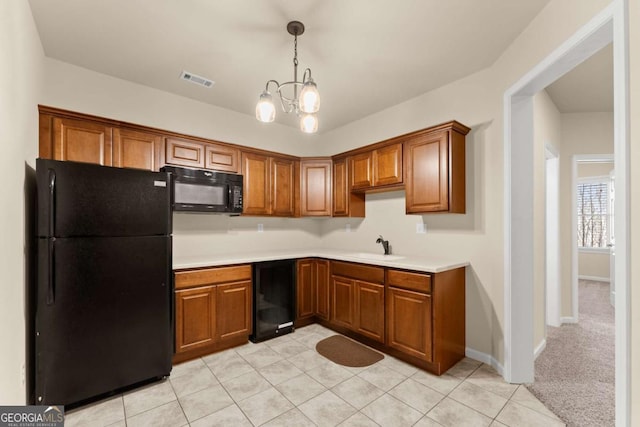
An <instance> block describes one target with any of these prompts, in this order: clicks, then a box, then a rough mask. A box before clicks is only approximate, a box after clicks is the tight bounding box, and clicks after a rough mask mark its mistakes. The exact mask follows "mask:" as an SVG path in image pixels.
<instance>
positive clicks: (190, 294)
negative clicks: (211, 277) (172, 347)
mask: <svg viewBox="0 0 640 427" xmlns="http://www.w3.org/2000/svg"><path fill="white" fill-rule="evenodd" d="M215 313H216V288H215V286H202V287H198V288H192V289H186V290H180V291H176V353H183V352H185V351H188V350H192V349H195V348H199V347H205V346H207V345H210V344H212V343H213V341H214V340H215V330H216V316H215Z"/></svg>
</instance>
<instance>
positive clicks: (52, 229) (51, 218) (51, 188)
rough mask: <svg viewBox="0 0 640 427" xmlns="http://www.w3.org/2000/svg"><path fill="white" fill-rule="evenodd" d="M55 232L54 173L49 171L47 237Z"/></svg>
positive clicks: (51, 170)
mask: <svg viewBox="0 0 640 427" xmlns="http://www.w3.org/2000/svg"><path fill="white" fill-rule="evenodd" d="M55 231H56V172H55V171H54V170H53V169H49V237H53V236H54V235H55Z"/></svg>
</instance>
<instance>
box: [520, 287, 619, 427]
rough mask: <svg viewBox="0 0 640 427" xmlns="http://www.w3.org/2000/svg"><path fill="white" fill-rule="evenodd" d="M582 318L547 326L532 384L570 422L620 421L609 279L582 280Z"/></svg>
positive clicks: (605, 423)
mask: <svg viewBox="0 0 640 427" xmlns="http://www.w3.org/2000/svg"><path fill="white" fill-rule="evenodd" d="M579 288H580V289H579V292H578V298H579V304H578V307H579V322H578V323H577V324H566V325H562V326H561V327H559V328H554V327H550V326H549V327H547V347H546V349H545V350H544V351H543V352H542V354H540V356H539V357H538V359H536V362H535V382H534V383H533V384H531V385H528V386H527V388H528V389H529V390H530V391H531V392H532V393H533V394H534V395H535V396H536V397H537V398H538V399H539V400H540V401H542V403H544V404H545V405H546V406H547V408H549V409H551V410H552V411H553V412H554V413H555V414H556V415H558V416H559V417H560V418H561V419H562V420H563V421H564V422H566V423H567V426H579V427H586V426H598V427H603V426H614V425H615V392H614V390H615V384H614V377H615V365H614V355H615V354H614V342H615V335H614V334H615V322H614V310H613V306H612V305H611V304H610V303H609V284H608V283H604V282H592V281H583V280H581V281H580V283H579Z"/></svg>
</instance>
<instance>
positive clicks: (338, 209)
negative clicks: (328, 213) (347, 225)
mask: <svg viewBox="0 0 640 427" xmlns="http://www.w3.org/2000/svg"><path fill="white" fill-rule="evenodd" d="M349 191H350V190H349V175H347V159H346V158H342V159H338V160H334V162H333V216H349Z"/></svg>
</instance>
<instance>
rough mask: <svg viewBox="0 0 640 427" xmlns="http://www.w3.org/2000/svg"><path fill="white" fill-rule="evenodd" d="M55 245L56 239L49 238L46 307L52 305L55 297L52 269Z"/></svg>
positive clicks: (53, 272)
mask: <svg viewBox="0 0 640 427" xmlns="http://www.w3.org/2000/svg"><path fill="white" fill-rule="evenodd" d="M55 245H56V238H55V237H50V238H49V251H48V252H49V266H48V267H49V268H48V269H47V270H48V276H49V277H48V279H49V280H47V305H52V304H53V303H54V302H55V300H56V296H55V283H54V282H55V269H54V264H55Z"/></svg>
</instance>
